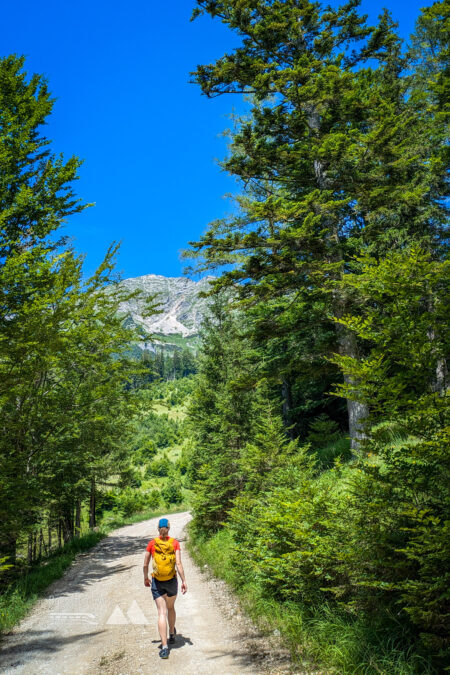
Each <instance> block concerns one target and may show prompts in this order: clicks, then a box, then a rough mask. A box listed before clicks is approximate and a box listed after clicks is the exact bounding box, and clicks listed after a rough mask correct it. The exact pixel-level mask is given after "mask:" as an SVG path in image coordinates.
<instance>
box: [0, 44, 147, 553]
mask: <svg viewBox="0 0 450 675" xmlns="http://www.w3.org/2000/svg"><path fill="white" fill-rule="evenodd" d="M23 64H24V61H23V59H21V58H16V57H7V58H4V59H1V60H0V98H1V101H2V111H3V112H2V117H1V121H0V173H1V174H2V176H3V178H4V180H3V181H2V184H1V187H0V193H1V194H0V197H1V210H0V219H1V221H2V234H1V236H0V287H1V290H0V302H1V306H2V314H1V317H0V412H1V420H2V422H1V424H2V427H1V434H0V437H1V438H0V491H1V493H2V499H1V504H0V555H1V557H4V556H6V557H8V561H9V563H10V564H12V565H15V563H16V551H17V547H18V546H23V543H22V542H23V540H24V538H26V536H27V535H30V536H31V535H34V534H35V533H36V532H37V529H38V528H39V527H42V526H43V525H45V526H46V527H47V526H49V527H50V528H51V529H53V531H54V534H55V538H56V531H57V528H58V529H59V534H60V536H61V535H62V537H63V539H64V540H65V541H68V540H69V539H70V538H72V537H73V535H74V533H75V521H76V518H77V517H78V518H79V517H80V512H81V502H82V501H83V500H85V499H86V498H87V497H88V496H91V505H92V508H91V520H92V523H91V524H92V525H95V492H96V482H98V483H101V482H104V481H106V480H108V478H109V477H110V476H111V474H115V475H117V474H120V473H123V475H125V472H126V469H127V464H128V462H127V461H126V454H127V449H128V443H129V441H130V438H131V433H132V420H133V414H134V411H135V409H136V398H135V396H134V393H133V392H132V391H131V389H130V388H129V386H128V385H129V384H130V383H131V381H132V380H133V377H135V376H136V375H137V374H138V372H139V370H140V366H139V364H136V363H134V362H132V361H131V360H130V359H129V358H128V357H127V352H128V349H129V344H130V342H132V341H133V340H134V339H135V337H136V336H135V333H134V332H133V330H131V329H130V328H127V327H126V326H125V325H124V324H123V321H122V318H121V316H120V314H119V308H120V306H121V303H122V302H123V301H124V300H126V299H131V297H132V295H133V294H132V295H131V296H130V294H127V293H126V292H124V291H123V290H122V289H121V288H120V287H119V286H118V284H117V283H116V282H115V278H114V277H115V275H114V272H113V267H114V257H115V253H116V251H117V247H115V246H112V247H111V249H110V250H109V251H108V252H107V254H106V256H105V259H104V261H103V262H102V264H101V265H100V266H99V268H98V269H97V270H96V272H95V273H94V274H93V276H92V277H91V278H89V279H84V277H83V273H82V263H83V258H82V257H80V256H76V255H75V253H74V252H73V251H72V250H71V249H70V248H68V247H67V246H65V244H64V240H63V239H58V234H59V233H58V228H59V227H60V226H61V225H62V223H63V221H64V219H65V218H66V217H67V216H69V215H70V214H71V213H75V212H77V211H80V210H81V209H82V208H83V206H82V205H80V202H79V201H78V200H77V199H76V198H75V196H74V193H73V191H72V186H71V184H72V181H73V180H75V178H76V177H77V176H76V173H77V169H78V167H79V164H80V162H79V161H78V160H77V159H76V158H72V159H71V160H69V161H68V162H66V163H65V162H64V161H63V159H62V158H61V157H56V156H54V155H52V154H51V152H50V150H49V145H50V141H49V140H48V139H47V138H45V136H43V135H41V132H42V129H43V126H44V124H45V118H46V116H47V115H48V114H50V112H51V109H52V105H53V103H52V100H51V98H50V95H49V93H48V90H47V86H46V84H45V81H44V80H43V78H42V77H40V76H38V75H34V76H31V77H28V76H27V75H26V74H25V73H24V72H23V71H22V68H23ZM50 235H51V236H50ZM149 311H151V310H150V308H149ZM129 479H130V480H132V481H133V480H134V482H135V484H136V482H138V477H137V476H134V478H132V477H131V475H130V476H129ZM55 525H56V526H57V527H55ZM35 548H36V547H34V548H33V546H31V545H30V543H29V546H28V551H27V553H28V556H27V557H28V563H30V562H31V561H32V560H33V558H34V557H35V554H34V550H35Z"/></svg>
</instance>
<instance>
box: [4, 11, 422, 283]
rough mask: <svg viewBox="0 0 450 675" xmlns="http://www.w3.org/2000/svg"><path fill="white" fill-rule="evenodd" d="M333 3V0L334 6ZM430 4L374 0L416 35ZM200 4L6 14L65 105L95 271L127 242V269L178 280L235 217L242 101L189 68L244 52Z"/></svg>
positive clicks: (80, 243)
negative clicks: (210, 234)
mask: <svg viewBox="0 0 450 675" xmlns="http://www.w3.org/2000/svg"><path fill="white" fill-rule="evenodd" d="M333 4H334V3H333ZM429 4H431V0H408V1H406V0H395V2H394V1H393V0H372V1H371V2H369V0H363V3H362V7H363V10H364V11H365V12H367V13H368V14H369V16H370V19H372V20H374V19H375V17H376V16H377V14H378V13H379V12H380V10H381V8H382V7H383V6H387V7H389V8H390V9H391V11H392V12H393V15H394V18H395V19H396V20H398V21H399V23H400V31H401V34H402V36H404V37H407V36H408V35H409V34H410V33H411V32H412V30H413V28H414V22H415V20H416V18H417V16H418V14H419V10H420V8H421V7H422V6H424V5H429ZM193 5H194V2H193V0H172V1H171V2H169V1H168V0H165V1H164V0H161V1H159V2H156V0H153V1H152V0H145V1H144V0H131V2H129V3H124V2H123V1H121V2H118V1H117V0H108V2H106V0H89V1H87V0H77V1H76V2H61V0H51V1H50V0H41V1H40V2H36V0H26V1H21V0H15V2H5V3H3V7H2V24H1V27H0V33H1V45H2V47H1V52H0V53H1V55H7V54H10V53H13V52H14V53H17V54H24V55H26V57H27V69H28V71H29V72H38V73H42V74H44V75H45V76H46V77H47V78H48V80H49V83H50V90H51V91H52V93H53V94H54V96H56V97H57V102H56V105H55V108H54V113H53V115H52V117H51V119H50V120H49V125H48V130H47V135H48V136H49V137H50V138H51V139H53V147H54V149H55V150H56V151H58V152H63V153H64V154H65V155H66V156H69V155H72V154H76V155H78V156H80V157H82V158H84V160H85V163H84V165H83V166H82V168H81V172H80V174H81V178H80V180H79V182H78V184H77V190H78V193H79V195H80V196H81V197H82V198H83V199H84V200H85V201H86V202H95V206H94V207H92V208H90V209H87V210H86V211H84V212H83V213H82V214H79V215H76V216H73V217H72V218H71V219H70V220H69V221H68V223H67V225H66V233H67V234H69V235H70V236H71V237H73V238H74V244H75V247H76V249H77V250H78V251H80V252H85V253H86V254H87V260H86V272H87V273H90V272H91V271H93V269H94V267H95V266H96V265H97V264H98V263H99V262H100V260H101V258H102V256H103V255H104V253H105V251H106V249H107V247H108V245H109V243H110V242H111V241H112V240H121V241H122V249H121V254H120V258H119V264H118V270H119V271H121V272H122V274H123V276H124V277H133V276H139V275H141V274H164V275H166V276H179V275H180V274H181V273H182V268H183V262H181V261H180V260H179V251H180V249H182V248H184V247H185V246H186V244H187V242H188V241H189V240H193V239H196V238H198V237H199V235H200V234H201V233H202V232H203V231H204V229H205V227H206V225H207V223H208V222H209V221H211V220H213V219H215V218H218V217H221V216H223V215H224V214H225V213H227V211H229V210H230V204H229V202H227V200H226V199H224V197H223V195H224V194H225V193H229V192H233V191H236V184H235V183H234V181H233V180H232V179H231V178H230V177H228V176H226V175H225V174H224V173H223V172H222V171H221V170H220V168H219V167H218V166H217V163H216V162H215V158H221V157H223V156H224V154H225V152H226V142H225V139H224V138H223V137H222V136H221V132H222V131H223V130H224V129H225V128H226V127H227V126H228V125H229V120H228V119H227V115H228V114H229V113H230V112H231V111H232V107H233V106H237V107H239V106H240V105H241V103H240V101H239V100H237V97H220V98H217V99H214V100H209V99H207V98H206V97H204V96H201V94H200V90H199V88H198V87H197V86H196V85H194V84H189V72H190V71H192V70H194V68H195V66H196V64H198V63H208V62H211V61H212V60H214V59H216V58H218V57H219V56H221V55H222V54H223V53H224V52H225V51H226V50H229V49H231V48H232V46H233V45H234V44H236V38H235V37H234V36H233V35H232V33H231V32H230V31H229V30H228V29H227V28H226V27H225V26H222V25H221V24H220V23H219V22H216V21H214V22H213V21H211V20H210V19H209V18H206V17H205V18H202V19H200V20H197V21H195V22H193V23H190V22H189V17H190V13H191V9H192V7H193Z"/></svg>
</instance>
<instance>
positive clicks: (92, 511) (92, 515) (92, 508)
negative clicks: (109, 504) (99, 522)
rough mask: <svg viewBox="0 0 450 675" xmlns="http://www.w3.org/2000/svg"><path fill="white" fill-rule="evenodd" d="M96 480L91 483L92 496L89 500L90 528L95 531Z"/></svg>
mask: <svg viewBox="0 0 450 675" xmlns="http://www.w3.org/2000/svg"><path fill="white" fill-rule="evenodd" d="M95 506H96V504H95V478H93V479H92V481H91V496H90V499H89V527H90V529H93V528H94V527H95V526H96V520H95Z"/></svg>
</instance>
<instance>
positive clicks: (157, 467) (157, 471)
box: [145, 455, 173, 478]
mask: <svg viewBox="0 0 450 675" xmlns="http://www.w3.org/2000/svg"><path fill="white" fill-rule="evenodd" d="M172 469H173V464H172V462H171V461H170V459H169V458H168V457H167V456H166V455H164V456H163V457H161V459H155V460H154V461H153V462H152V463H151V464H149V466H148V467H147V470H146V472H145V476H146V478H151V477H152V476H160V477H163V476H168V475H169V473H170V471H171V470H172Z"/></svg>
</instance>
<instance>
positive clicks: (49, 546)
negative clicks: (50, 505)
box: [47, 521, 52, 553]
mask: <svg viewBox="0 0 450 675" xmlns="http://www.w3.org/2000/svg"><path fill="white" fill-rule="evenodd" d="M47 527H48V530H47V531H48V552H49V553H51V552H52V526H51V523H50V521H49V523H48V526H47Z"/></svg>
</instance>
